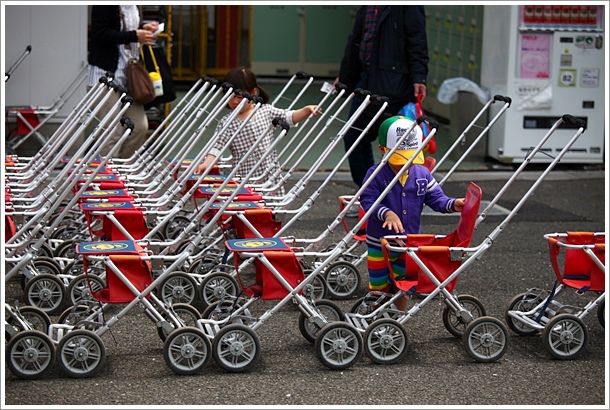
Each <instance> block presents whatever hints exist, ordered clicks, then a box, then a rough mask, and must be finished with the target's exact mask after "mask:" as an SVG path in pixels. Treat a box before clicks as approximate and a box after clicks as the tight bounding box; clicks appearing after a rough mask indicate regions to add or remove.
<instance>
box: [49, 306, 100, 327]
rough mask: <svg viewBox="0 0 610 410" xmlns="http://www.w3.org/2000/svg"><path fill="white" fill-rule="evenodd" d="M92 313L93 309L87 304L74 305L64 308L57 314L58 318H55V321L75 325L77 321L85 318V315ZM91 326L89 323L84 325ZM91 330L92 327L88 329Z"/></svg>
mask: <svg viewBox="0 0 610 410" xmlns="http://www.w3.org/2000/svg"><path fill="white" fill-rule="evenodd" d="M92 314H93V309H91V308H90V307H89V306H87V305H74V306H71V307H69V308H67V309H66V310H64V311H63V312H62V313H61V315H59V319H57V323H59V324H64V325H71V326H74V327H76V325H77V324H79V322H82V321H83V320H85V319H87V317H89V316H91V315H92ZM87 325H89V326H91V324H89V323H88V324H85V326H87ZM88 330H93V329H88Z"/></svg>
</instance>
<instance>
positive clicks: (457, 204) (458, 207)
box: [453, 198, 465, 212]
mask: <svg viewBox="0 0 610 410" xmlns="http://www.w3.org/2000/svg"><path fill="white" fill-rule="evenodd" d="M464 201H465V199H464V198H458V199H456V200H455V202H454V203H453V208H454V209H455V212H462V209H464Z"/></svg>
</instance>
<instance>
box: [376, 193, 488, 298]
mask: <svg viewBox="0 0 610 410" xmlns="http://www.w3.org/2000/svg"><path fill="white" fill-rule="evenodd" d="M482 196H483V192H482V190H481V188H480V187H479V186H477V185H476V184H474V183H472V182H471V183H470V184H469V185H468V189H467V190H466V196H465V201H464V209H463V210H462V213H461V215H460V220H459V222H458V225H457V227H456V229H455V230H454V231H452V232H451V233H450V234H448V235H445V236H437V235H434V234H408V235H406V236H404V237H400V238H399V241H400V242H401V244H400V246H404V247H412V248H417V251H416V252H415V253H416V254H417V256H418V257H419V259H421V261H422V262H423V263H424V265H425V266H426V267H428V269H430V272H432V274H433V275H434V277H435V278H436V279H438V280H439V282H441V283H442V282H444V281H445V280H446V279H447V278H448V277H449V276H451V274H452V273H453V272H455V270H456V269H457V268H458V267H459V266H460V265H461V263H462V261H461V259H460V260H456V259H454V258H452V255H451V253H452V252H451V248H465V247H468V246H470V242H471V241H472V235H473V234H474V229H475V223H476V220H477V216H478V212H479V207H480V205H481V198H482ZM397 239H398V238H397ZM403 243H404V244H403ZM388 244H389V241H388V239H386V238H382V240H381V249H382V251H383V255H384V259H385V261H386V263H387V264H388V267H389V268H390V270H392V264H391V262H390V251H389V250H388V248H387V246H386V245H388ZM400 257H401V258H405V267H406V270H405V272H406V274H405V275H404V276H402V277H399V278H398V279H397V280H396V281H395V283H396V287H397V288H398V289H400V290H402V291H404V292H407V293H409V294H412V293H430V292H432V291H434V290H435V289H436V288H437V285H436V284H435V283H434V282H433V281H432V280H431V278H429V277H428V275H426V273H425V272H424V271H423V270H422V269H421V268H420V267H419V266H418V265H417V264H416V263H415V261H414V260H413V258H412V257H410V256H408V253H407V252H404V253H402V254H401V255H400ZM456 283H457V277H456V278H455V279H454V280H452V281H451V282H450V283H448V284H447V286H446V287H445V289H447V291H449V292H452V291H453V289H454V288H455V285H456Z"/></svg>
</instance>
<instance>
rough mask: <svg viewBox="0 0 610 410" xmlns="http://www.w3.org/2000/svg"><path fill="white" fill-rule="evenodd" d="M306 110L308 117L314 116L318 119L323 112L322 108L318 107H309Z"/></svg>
mask: <svg viewBox="0 0 610 410" xmlns="http://www.w3.org/2000/svg"><path fill="white" fill-rule="evenodd" d="M305 110H306V111H307V115H309V114H313V116H314V117H316V116H318V115H320V113H321V112H322V107H318V106H317V105H308V106H306V107H305Z"/></svg>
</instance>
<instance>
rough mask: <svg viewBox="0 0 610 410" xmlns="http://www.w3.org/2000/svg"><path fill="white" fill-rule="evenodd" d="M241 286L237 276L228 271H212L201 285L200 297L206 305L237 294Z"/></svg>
mask: <svg viewBox="0 0 610 410" xmlns="http://www.w3.org/2000/svg"><path fill="white" fill-rule="evenodd" d="M238 290H240V287H239V285H238V283H237V281H236V280H235V278H234V277H233V276H231V275H229V274H228V273H224V272H212V273H210V274H209V275H207V276H206V277H205V278H204V279H203V280H202V281H201V284H200V285H199V297H200V298H201V301H202V302H203V303H204V305H205V307H207V306H210V305H211V304H212V303H214V302H216V301H219V300H221V299H223V298H226V297H227V296H237V292H238Z"/></svg>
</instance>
